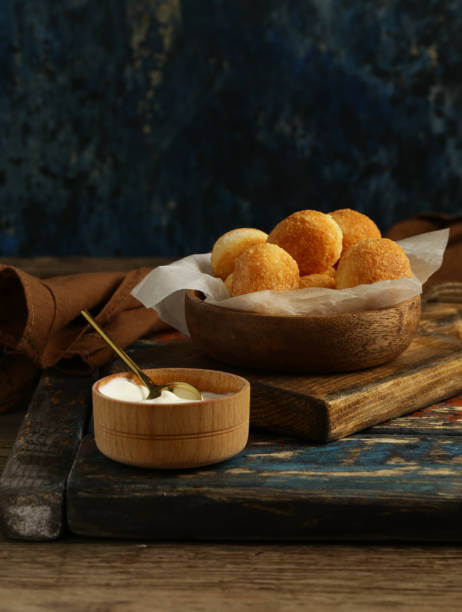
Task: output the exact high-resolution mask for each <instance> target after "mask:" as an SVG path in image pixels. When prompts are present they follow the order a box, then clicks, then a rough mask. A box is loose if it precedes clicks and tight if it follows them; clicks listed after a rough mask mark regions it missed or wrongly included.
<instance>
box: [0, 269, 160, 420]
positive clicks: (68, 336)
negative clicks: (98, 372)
mask: <svg viewBox="0 0 462 612" xmlns="http://www.w3.org/2000/svg"><path fill="white" fill-rule="evenodd" d="M148 272H150V269H149V268H139V269H137V270H132V271H130V272H128V273H125V272H109V273H106V272H92V273H88V274H73V275H69V276H56V277H53V278H49V279H46V280H42V279H38V278H36V277H34V276H32V275H30V274H27V273H26V272H24V271H21V270H19V269H18V268H14V267H12V266H5V265H0V412H3V411H5V410H6V409H7V408H9V407H11V406H13V405H14V404H16V403H17V402H18V401H20V400H21V398H22V397H24V394H25V393H27V391H28V390H29V389H30V388H31V386H32V385H33V383H34V382H35V380H36V377H37V375H38V373H39V372H40V370H41V369H43V368H48V367H51V366H56V367H58V368H59V369H60V370H63V371H65V372H68V373H73V374H84V373H89V372H90V371H92V370H93V369H94V368H96V367H98V366H100V365H103V364H104V363H106V362H108V361H109V360H110V359H112V357H113V356H114V352H113V351H112V349H111V348H110V347H108V345H107V344H106V343H105V342H104V340H102V338H100V336H99V335H98V334H97V333H96V332H95V331H94V330H93V329H92V328H91V327H89V326H88V324H87V322H86V321H85V319H84V318H83V317H82V316H81V314H80V311H81V310H82V309H84V308H86V309H88V310H90V312H91V313H92V314H93V316H94V317H95V319H96V320H97V321H98V323H99V324H100V325H101V326H102V327H103V328H104V329H105V330H106V331H107V332H108V334H109V335H110V336H111V337H112V338H114V340H115V341H116V342H118V343H119V344H120V345H121V346H122V347H126V346H128V345H130V344H131V343H132V342H134V341H135V340H137V339H138V338H141V337H142V336H145V335H147V334H150V333H153V332H155V331H158V330H161V329H166V328H167V327H168V326H167V325H166V324H165V323H163V322H162V321H161V320H160V319H159V316H158V315H157V313H156V312H155V311H154V310H152V309H148V308H145V307H144V306H143V305H142V304H140V302H138V300H136V299H135V298H134V297H133V296H131V295H130V292H131V290H132V289H133V287H135V285H137V284H138V283H139V281H140V280H141V279H142V278H144V276H145V275H146V274H147V273H148Z"/></svg>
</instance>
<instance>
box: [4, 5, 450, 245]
mask: <svg viewBox="0 0 462 612" xmlns="http://www.w3.org/2000/svg"><path fill="white" fill-rule="evenodd" d="M0 7H1V11H0V75H1V85H2V86H1V88H0V139H1V140H0V255H1V254H3V255H21V256H22V255H24V256H25V255H41V254H53V255H73V254H84V255H85V254H86V255H117V254H122V255H155V254H161V255H173V256H179V255H183V254H185V253H191V252H203V251H206V250H209V249H210V247H211V245H212V244H213V241H214V240H215V238H216V237H217V236H218V235H220V234H221V233H222V232H224V231H226V230H228V229H230V228H232V227H238V226H255V227H259V228H261V229H263V230H265V231H269V230H270V229H271V228H272V227H273V225H274V224H275V223H276V222H277V221H279V220H280V219H281V218H282V217H283V216H285V215H287V214H289V213H290V212H293V211H294V210H297V209H301V208H317V209H320V210H324V211H329V210H331V209H334V208H339V207H352V208H356V209H358V210H360V211H363V212H365V213H367V214H369V215H371V216H372V217H373V218H374V219H375V220H376V222H377V223H378V224H379V226H380V227H381V229H382V230H386V229H387V228H388V227H389V226H390V225H391V224H392V223H394V222H396V221H398V220H399V219H402V218H404V217H408V216H411V215H413V214H416V213H418V212H427V211H441V212H446V213H455V212H460V210H461V206H460V202H461V196H462V184H461V175H462V36H460V32H461V31H462V2H461V1H454V2H443V1H435V0H433V1H431V0H426V2H425V3H423V2H421V0H412V1H411V0H376V1H366V0H165V1H161V0H60V1H59V2H57V1H56V0H0Z"/></svg>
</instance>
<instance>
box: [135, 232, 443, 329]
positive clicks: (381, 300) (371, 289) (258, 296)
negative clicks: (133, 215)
mask: <svg viewBox="0 0 462 612" xmlns="http://www.w3.org/2000/svg"><path fill="white" fill-rule="evenodd" d="M448 238H449V229H448V228H446V229H443V230H437V231H434V232H426V233H425V234H419V235H417V236H412V237H411V238H406V239H405V240H400V241H398V244H400V245H401V246H402V248H403V249H404V251H405V252H406V254H407V256H408V257H409V261H410V263H411V269H412V273H413V276H412V278H402V279H399V280H393V281H379V282H377V283H372V284H370V285H358V286H357V287H352V288H351V289H341V290H339V289H323V288H317V287H310V288H308V289H296V290H293V291H257V292H255V293H248V294H246V295H239V296H237V297H229V293H228V291H227V289H226V287H225V284H224V283H223V281H222V280H221V279H220V278H215V277H214V276H212V269H211V265H210V253H201V254H198V255H189V256H188V257H184V258H183V259H180V260H178V261H175V262H174V263H172V264H169V265H167V266H159V267H158V268H155V270H153V271H152V272H150V273H149V274H148V275H147V276H145V278H144V279H143V280H142V281H141V282H140V283H139V284H138V285H137V286H136V287H135V288H134V289H133V290H132V295H133V296H134V297H135V298H137V299H138V300H139V301H140V302H141V303H142V304H143V305H144V306H146V307H147V308H154V309H155V310H156V311H157V312H158V313H159V316H160V318H161V319H162V320H163V321H165V322H166V323H168V324H169V325H171V326H172V327H174V328H175V329H178V330H179V331H180V332H182V333H183V334H186V335H189V332H188V328H187V325H186V320H185V313H184V295H185V291H186V290H187V289H197V290H199V291H202V292H203V293H204V294H205V296H206V301H207V302H209V303H212V304H216V305H217V306H223V307H224V308H232V309H234V310H247V311H252V312H261V313H266V314H286V315H300V314H329V313H330V314H332V313H341V312H353V311H358V310H369V309H373V308H385V307H387V306H392V305H394V304H398V303H399V302H402V301H404V300H407V299H409V298H411V297H413V296H415V295H418V294H419V293H421V292H422V284H423V283H424V282H425V281H426V280H427V279H428V278H429V277H430V276H431V275H432V274H433V273H434V272H436V270H438V268H439V267H440V266H441V263H442V260H443V255H444V250H445V248H446V245H447V242H448Z"/></svg>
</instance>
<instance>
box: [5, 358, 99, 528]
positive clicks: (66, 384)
mask: <svg viewBox="0 0 462 612" xmlns="http://www.w3.org/2000/svg"><path fill="white" fill-rule="evenodd" d="M91 380H92V379H91V378H89V377H70V376H65V375H60V374H58V373H57V372H54V371H52V370H49V371H47V372H45V373H44V374H43V376H42V378H41V381H40V383H39V385H38V387H37V389H36V391H35V393H34V396H33V398H32V400H31V403H30V405H29V408H28V410H27V412H26V414H25V416H24V419H23V422H22V426H21V428H20V430H19V433H18V435H17V438H16V441H15V443H14V445H13V448H12V450H11V453H10V455H9V458H8V461H7V463H6V466H5V468H4V470H3V473H2V476H1V479H0V519H1V525H2V528H3V531H4V533H5V535H7V536H8V537H10V538H18V539H25V540H47V539H54V538H57V537H59V536H60V535H61V534H62V532H63V529H64V527H65V520H64V503H65V498H64V496H65V485H66V480H67V476H68V473H69V470H70V468H71V465H72V461H73V459H74V455H75V452H76V450H77V448H78V446H79V444H80V441H81V439H82V435H83V434H84V432H85V429H86V423H87V420H88V416H89V412H90V386H91Z"/></svg>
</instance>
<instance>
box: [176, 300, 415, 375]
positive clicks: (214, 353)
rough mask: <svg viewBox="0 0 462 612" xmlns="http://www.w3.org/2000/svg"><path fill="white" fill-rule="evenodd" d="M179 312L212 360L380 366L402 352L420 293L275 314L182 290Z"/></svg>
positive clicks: (289, 368) (301, 367) (266, 365)
mask: <svg viewBox="0 0 462 612" xmlns="http://www.w3.org/2000/svg"><path fill="white" fill-rule="evenodd" d="M185 314H186V322H187V325H188V329H189V332H190V334H191V340H192V342H193V344H194V345H195V346H196V347H197V348H199V349H200V350H201V351H203V352H204V353H206V354H207V355H209V356H210V357H213V358H214V359H217V360H218V361H222V362H224V363H227V364H231V365H234V366H240V367H250V368H256V369H259V370H272V371H281V372H294V373H295V372H305V373H312V374H314V373H319V374H323V373H331V372H346V371H352V370H360V369H364V368H369V367H372V366H376V365H380V364H382V363H386V362H388V361H391V360H392V359H394V358H395V357H396V356H397V355H399V354H400V353H401V352H402V351H404V349H406V348H407V346H409V344H410V342H411V340H412V338H413V336H414V334H415V332H416V330H417V327H418V324H419V320H420V295H418V296H416V297H413V298H411V299H409V300H406V301H405V302H401V303H400V304H397V305H396V306H390V307H388V308H382V309H378V310H366V311H363V312H348V313H343V314H331V315H300V316H283V315H282V316H280V315H268V314H259V313H254V312H243V311H239V310H231V309H228V308H222V307H220V306H214V305H212V304H208V303H207V302H205V301H204V296H203V294H202V293H200V292H198V291H187V292H186V297H185Z"/></svg>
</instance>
